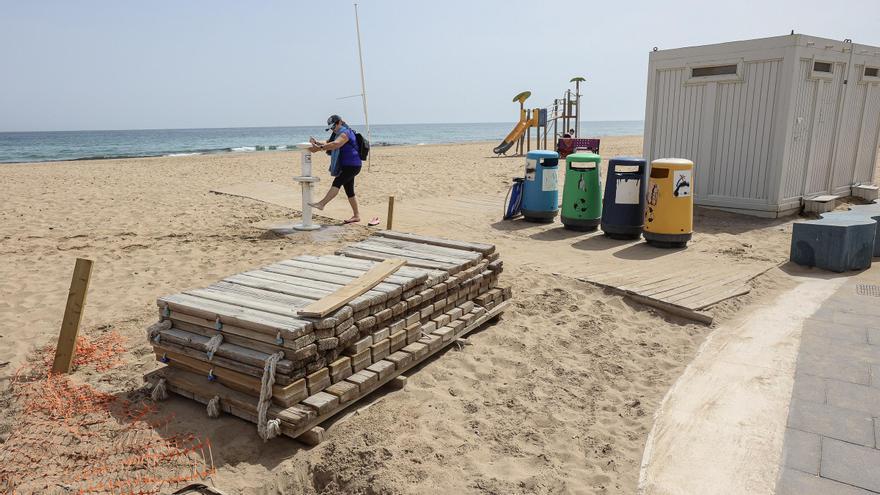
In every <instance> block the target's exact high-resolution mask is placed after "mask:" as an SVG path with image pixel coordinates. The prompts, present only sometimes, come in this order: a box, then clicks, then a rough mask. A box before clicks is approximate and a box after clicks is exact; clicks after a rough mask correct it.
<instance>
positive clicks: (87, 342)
mask: <svg viewBox="0 0 880 495" xmlns="http://www.w3.org/2000/svg"><path fill="white" fill-rule="evenodd" d="M40 354H41V356H42V359H43V364H44V365H45V366H46V369H52V361H53V360H54V359H55V345H54V344H50V345H48V346H46V347H44V348H43V350H42V351H40ZM123 354H125V339H123V338H122V336H121V335H119V333H118V332H115V331H110V332H105V333H102V334H100V335H97V336H94V337H92V336H88V335H80V336H79V338H78V339H76V353H75V354H74V356H73V367H74V368H78V367H80V366H91V367H93V368H95V370H97V371H107V370H109V369H112V368H115V367H117V366H119V365H121V364H122V355H123Z"/></svg>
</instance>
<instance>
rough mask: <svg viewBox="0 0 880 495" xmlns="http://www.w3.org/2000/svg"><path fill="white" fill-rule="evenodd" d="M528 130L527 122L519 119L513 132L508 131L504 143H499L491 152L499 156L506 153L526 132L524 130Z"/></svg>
mask: <svg viewBox="0 0 880 495" xmlns="http://www.w3.org/2000/svg"><path fill="white" fill-rule="evenodd" d="M528 128H529V121H528V120H526V119H525V117H523V118H521V119H520V120H519V122H517V124H516V126H514V128H513V130H512V131H510V134H508V135H507V137H506V138H504V141H501V144H499V145H498V146H496V147H495V149H493V150H492V151H493V152H495V154H496V155H501V154H503V153H507V150H509V149H510V147H511V146H513V145H514V144H515V143H516V141H517V139H519V137H520V136H522V135H523V133H524V132H526V129H528Z"/></svg>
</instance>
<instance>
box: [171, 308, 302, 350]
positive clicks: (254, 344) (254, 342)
mask: <svg viewBox="0 0 880 495" xmlns="http://www.w3.org/2000/svg"><path fill="white" fill-rule="evenodd" d="M181 316H183V317H188V316H189V315H178V314H176V313H171V316H170V317H169V318H168V319H169V320H170V321H171V323H172V325H173V326H174V328H179V329H181V330H186V331H187V332H190V333H195V334H199V335H202V336H204V337H212V336H213V335H215V334H217V330H215V329H214V328H213V327H210V326H207V327H206V326H204V325H196V324H193V323H190V322H189V321H187V320H182V319H180V318H179V317H181ZM191 318H194V317H191ZM203 321H207V320H203ZM230 328H236V327H232V326H231V325H225V326H224V327H223V329H222V330H220V333H222V334H223V341H224V342H229V343H231V344H235V345H240V346H242V347H247V348H249V349H254V350H257V351H260V352H265V353H267V354H274V353H276V352H278V351H281V352H283V353H284V357H285V358H286V359H289V360H291V361H293V362H303V361H306V360H310V359H313V358H314V357H315V356H316V355H317V352H316V351H309V350H307V349H305V348H306V347H308V346H309V344H312V343H313V342H314V341H315V335H314V334H308V335H303V336H302V337H300V338H299V339H297V340H296V341H294V342H300V341H301V342H302V345H301V346H299V347H297V348H296V349H294V348H293V347H295V346H296V345H298V344H293V343H288V342H287V341H282V345H281V346H278V345H277V343H276V341H275V339H273V338H271V337H269V336H268V335H264V334H261V333H258V332H250V333H246V334H245V335H247V336H246V337H242V336H241V335H240V334H238V333H232V332H230V331H229V329H230ZM253 337H257V339H254V338H253Z"/></svg>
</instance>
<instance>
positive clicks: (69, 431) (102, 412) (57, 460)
mask: <svg viewBox="0 0 880 495" xmlns="http://www.w3.org/2000/svg"><path fill="white" fill-rule="evenodd" d="M83 344H84V345H83ZM123 344H124V341H123V340H122V338H121V337H119V336H118V335H115V336H109V337H108V336H106V335H105V336H98V337H96V338H94V339H88V338H85V339H82V340H81V341H80V343H79V345H78V346H77V348H78V355H77V360H76V361H75V363H76V364H77V365H79V366H93V367H94V368H95V369H98V370H107V369H110V368H113V367H116V366H118V365H119V364H121V363H122V361H121V355H122V354H123V352H124V351H123V350H122V349H123V347H122V346H123ZM105 345H106V346H107V347H102V346H105ZM108 349H109V352H108ZM80 351H81V352H82V353H81V354H80ZM47 352H48V353H49V357H46V355H45V353H47ZM52 355H54V349H49V348H47V349H43V350H42V351H40V352H39V353H38V356H37V357H36V359H32V360H31V361H30V363H29V364H26V365H25V366H24V367H23V368H22V369H21V370H19V373H17V375H16V378H15V380H14V381H13V384H12V386H11V388H10V393H9V397H8V399H9V403H10V407H9V411H10V413H11V414H12V415H13V429H12V431H11V432H10V435H9V438H8V439H7V440H6V442H4V443H2V444H0V493H21V494H25V493H59V494H60V493H64V494H70V493H79V494H86V493H89V494H91V493H95V494H144V495H146V494H156V493H165V492H171V491H174V490H173V489H174V487H176V486H179V485H180V484H183V483H186V482H189V481H192V480H198V479H204V478H206V477H208V476H210V475H211V474H212V473H213V472H214V467H213V456H212V453H211V445H210V442H209V441H208V440H207V439H201V438H199V437H197V436H195V435H193V434H191V433H188V432H180V431H174V429H173V428H172V419H173V418H172V417H171V416H167V415H165V416H163V415H162V414H160V412H159V411H158V409H157V408H156V406H155V405H154V404H153V403H152V402H151V401H150V400H149V399H147V398H146V394H145V393H143V392H142V391H141V392H133V393H124V394H111V393H107V392H102V391H100V390H97V389H96V388H94V387H93V386H91V385H89V384H87V383H77V382H76V381H75V380H74V379H73V378H71V377H70V376H69V375H53V374H50V373H46V371H45V370H46V369H48V366H51V356H52ZM126 396H131V398H126Z"/></svg>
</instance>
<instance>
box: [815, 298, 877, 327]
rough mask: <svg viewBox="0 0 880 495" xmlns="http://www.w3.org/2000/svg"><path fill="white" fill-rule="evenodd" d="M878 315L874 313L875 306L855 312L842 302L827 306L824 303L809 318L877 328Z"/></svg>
mask: <svg viewBox="0 0 880 495" xmlns="http://www.w3.org/2000/svg"><path fill="white" fill-rule="evenodd" d="M876 318H877V315H876V314H874V310H873V308H871V309H869V310H866V311H864V312H855V311H850V309H849V308H847V307H844V305H842V304H838V305H832V306H825V305H823V306H822V307H821V308H819V309H818V310H817V311H816V312H815V313H813V314H812V315H811V316H810V318H809V320H808V321H810V320H819V321H824V322H829V323H835V324H840V325H848V326H853V327H860V328H867V327H871V328H876V327H877V323H876Z"/></svg>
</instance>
